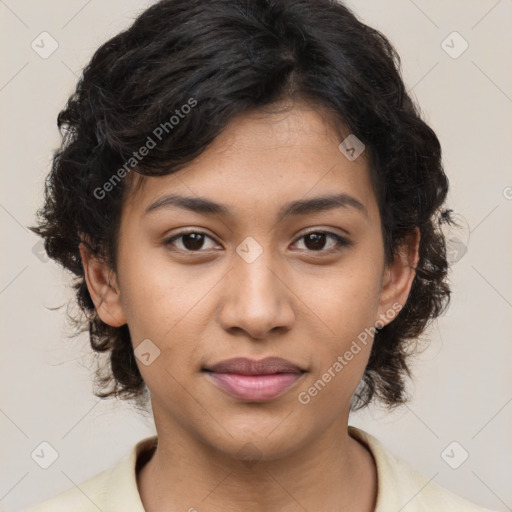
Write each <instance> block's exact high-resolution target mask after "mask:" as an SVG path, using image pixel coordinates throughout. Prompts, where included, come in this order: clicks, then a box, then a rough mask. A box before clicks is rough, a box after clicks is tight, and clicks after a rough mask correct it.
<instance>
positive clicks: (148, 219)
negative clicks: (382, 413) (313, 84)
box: [81, 103, 419, 512]
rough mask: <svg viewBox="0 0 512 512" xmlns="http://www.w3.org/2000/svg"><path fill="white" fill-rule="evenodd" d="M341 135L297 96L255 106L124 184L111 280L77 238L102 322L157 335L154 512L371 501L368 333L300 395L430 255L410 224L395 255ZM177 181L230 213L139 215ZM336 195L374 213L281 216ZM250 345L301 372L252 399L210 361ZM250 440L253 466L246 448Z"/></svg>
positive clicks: (148, 369) (150, 502) (400, 299)
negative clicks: (356, 410)
mask: <svg viewBox="0 0 512 512" xmlns="http://www.w3.org/2000/svg"><path fill="white" fill-rule="evenodd" d="M347 135H348V132H346V131H345V132H343V130H342V129H338V128H337V127H336V126H335V125H334V123H333V122H331V120H330V119H329V117H328V116H327V114H325V113H323V112H322V111H321V110H319V109H318V108H316V109H315V108H313V107H312V106H308V105H306V104H302V103H295V104H294V105H292V106H291V107H290V109H288V110H287V111H285V112H280V113H269V112H261V111H252V112H248V113H246V114H243V115H241V116H239V117H238V118H236V119H235V120H234V121H232V122H231V124H229V125H228V127H227V128H226V130H225V131H224V132H223V133H222V134H221V135H220V136H219V137H217V139H215V141H214V143H213V144H212V145H211V146H210V147H209V148H208V149H207V150H206V151H204V152H203V153H202V154H201V155H200V156H199V157H198V158H196V159H195V160H194V161H193V162H191V163H190V164H189V165H187V167H185V168H184V169H182V170H180V171H178V172H177V173H176V174H174V175H170V176H164V177H156V178H144V179H143V182H142V187H141V188H140V189H139V190H137V191H136V192H133V193H132V194H131V195H130V196H129V199H128V200H127V201H126V202H125V205H124V207H123V212H122V219H121V226H120V245H119V250H118V255H117V257H118V260H117V261H118V269H117V270H118V272H117V275H115V274H114V273H113V272H112V271H111V270H110V269H109V268H108V267H107V266H106V265H105V264H103V263H102V262H101V261H99V260H97V259H96V258H95V257H94V255H92V254H89V253H88V252H87V251H86V249H85V247H84V246H83V245H82V246H81V252H82V259H83V262H84V268H85V270H86V281H87V285H88V287H89V291H90V293H91V296H92V298H93V301H94V303H95V305H96V308H97V311H98V314H99V315H100V317H101V318H102V320H103V321H104V322H106V323H107V324H110V325H112V326H121V325H124V324H126V323H127V324H128V327H129V330H130V334H131V338H132V342H133V345H134V347H135V348H136V347H137V346H138V345H139V343H141V342H142V340H144V339H150V340H151V341H152V342H153V343H154V344H155V345H156V346H157V347H158V348H159V350H160V355H159V357H157V358H156V359H155V360H154V362H152V363H151V364H150V365H149V366H145V365H144V364H142V363H141V362H140V361H137V363H138V366H139V369H140V371H141V373H142V376H143V378H144V381H145V383H146V385H147V386H148V388H149V390H150V392H151V400H152V407H153V412H154V418H155V425H156V430H157V433H158V438H159V444H158V448H157V450H156V452H155V454H154V455H153V457H152V458H151V460H150V461H149V462H148V463H147V464H146V465H145V466H144V467H143V469H142V470H141V471H140V473H139V475H138V486H139V492H140V495H141V499H142V502H143V504H144V507H145V509H146V510H147V511H148V512H153V511H155V512H156V511H159V512H165V511H172V510H190V509H191V507H195V508H196V509H197V510H198V511H212V512H214V511H221V510H222V511H224V512H225V511H231V510H233V511H235V510H236V511H239V510H248V509H250V510H251V511H255V512H258V511H262V512H263V511H265V512H273V511H279V512H282V511H285V512H288V511H290V512H291V511H298V510H304V509H306V510H357V511H360V512H370V511H372V510H374V507H375V500H376V495H377V473H376V468H375V463H374V460H373V458H372V456H371V454H370V452H369V451H368V450H367V449H366V447H364V446H363V445H362V444H360V443H359V442H357V441H356V440H354V439H353V438H351V437H350V436H349V435H348V432H347V424H348V415H349V410H350V399H351V397H352V395H353V393H354V390H355V389H356V387H357V385H358V383H359V381H360V380H361V378H362V375H363V372H364V369H365V366H366V363H367V361H368V357H369V353H370V349H371V345H372V341H373V340H371V339H370V342H369V343H368V344H367V345H366V346H363V345H361V348H362V350H361V351H360V352H359V353H358V354H357V355H355V356H354V358H353V359H352V360H351V361H350V362H349V363H348V364H347V365H346V366H345V367H344V368H343V370H342V371H341V372H339V373H337V374H336V377H335V378H332V379H331V381H330V382H329V383H328V384H327V385H326V386H325V387H324V388H323V389H322V390H321V391H320V392H319V393H318V394H317V395H316V396H315V397H314V398H312V399H311V401H310V402H309V403H308V404H307V405H304V404H301V403H300V402H299V401H298V394H299V393H300V392H301V391H304V390H307V389H308V388H309V387H310V386H312V385H313V384H314V383H315V382H316V381H317V380H318V379H319V378H321V376H322V375H323V374H324V373H325V372H326V371H327V370H328V368H329V367H332V365H333V363H334V362H335V361H336V360H337V357H338V356H339V355H343V354H344V353H345V352H346V351H347V350H348V348H349V347H350V345H351V343H352V341H353V340H355V339H356V338H357V336H358V334H359V333H361V332H362V331H364V329H365V328H368V327H370V326H373V325H375V322H376V321H378V320H380V321H381V322H380V325H384V324H386V323H388V322H389V321H392V318H393V316H394V315H392V316H390V315H389V311H391V310H393V305H395V307H396V305H397V304H400V305H402V306H403V305H404V304H405V302H406V299H407V296H408V294H409V291H410V287H411V284H412V281H413V278H414V267H415V266H416V264H417V259H418V243H419V232H418V231H416V232H415V233H414V234H413V236H411V237H409V239H408V240H407V242H406V243H404V245H403V246H401V247H400V248H399V251H398V252H397V255H396V257H395V259H394V261H393V262H391V263H390V264H386V262H385V259H384V247H383V240H382V234H381V223H380V215H379V210H378V206H377V202H376V198H375V194H374V191H373V188H372V184H371V181H370V173H369V169H368V162H367V160H366V155H365V153H363V154H362V155H361V156H360V157H358V158H357V159H356V160H354V161H350V160H348V159H347V158H346V157H345V156H344V155H343V154H342V153H341V152H340V151H339V149H338V145H339V144H340V142H341V141H342V140H343V139H344V138H345V137H346V136H347ZM170 193H173V194H180V195H185V196H200V197H205V198H208V199H211V200H213V201H215V202H218V203H224V204H225V205H226V206H228V207H229V209H230V210H232V217H218V216H206V215H203V214H199V213H195V212H191V211H187V210H183V209H179V208H176V207H172V208H171V207H169V208H161V209H157V210H154V211H153V212H152V213H150V214H147V215H144V212H145V210H146V208H147V207H148V206H149V205H151V204H152V203H153V202H154V201H155V200H157V199H159V198H161V197H162V196H164V195H166V194H170ZM334 193H345V194H349V195H351V196H353V197H354V198H356V199H357V200H358V201H360V202H361V203H362V204H363V205H364V208H365V212H362V211H360V210H358V209H357V208H353V207H347V206H345V207H339V208H336V209H332V210H328V211H323V212H319V213H309V214H307V215H301V216H291V215H290V216H287V217H284V218H283V219H281V220H279V221H278V220H277V218H276V215H277V212H278V210H279V209H280V208H281V207H282V206H283V205H284V204H286V203H288V202H290V201H294V200H300V199H308V198H312V197H317V196H322V195H330V194H334ZM189 227H191V228H194V229H195V232H197V231H199V232H203V233H205V234H206V235H207V237H205V238H204V241H203V244H202V245H201V244H200V243H197V242H194V241H191V239H190V237H188V238H187V237H182V238H178V239H175V240H174V246H173V245H169V244H168V245H166V244H165V241H166V240H168V239H169V238H170V237H171V236H174V235H176V234H177V233H179V232H181V231H183V230H184V228H189ZM319 231H320V232H321V231H329V232H331V233H334V234H337V235H340V236H344V237H346V238H347V239H348V240H350V241H351V242H352V245H349V246H341V247H339V249H338V250H337V251H336V248H337V247H338V244H337V242H336V240H335V239H332V238H331V237H329V236H327V237H326V238H325V239H324V242H323V243H322V242H321V241H320V242H319V243H317V246H315V244H314V241H313V242H312V241H311V240H309V241H308V239H307V237H306V238H304V235H305V234H307V233H310V232H314V233H318V232H319ZM248 236H251V237H253V238H254V239H255V240H256V241H257V243H258V244H259V246H260V247H261V249H262V251H263V252H262V253H261V254H260V256H259V257H258V258H257V259H255V260H254V261H252V262H251V263H248V262H247V261H245V260H244V259H243V258H242V257H240V256H239V255H238V253H237V252H236V248H237V246H239V245H240V244H241V242H242V241H243V240H244V239H245V238H246V237H248ZM208 237H210V238H208ZM194 244H195V245H194ZM190 247H192V248H196V247H197V248H198V249H197V250H196V252H193V251H190ZM187 248H189V252H188V253H187V252H186V251H187ZM201 251H202V252H201ZM238 356H246V357H251V358H255V359H262V358H264V357H267V356H277V357H282V358H285V359H288V360H290V361H292V362H293V363H296V364H298V365H299V366H300V367H302V368H304V369H305V370H306V373H305V374H304V375H303V376H302V377H301V379H300V380H299V381H298V383H297V384H296V385H295V386H294V387H292V388H291V389H290V390H288V392H286V393H285V394H284V395H282V396H280V397H278V398H275V399H273V400H270V401H267V402H260V403H256V402H246V401H242V400H239V399H236V398H233V397H231V396H229V395H227V394H226V393H224V392H223V391H221V390H220V389H219V388H217V387H216V386H215V385H213V384H212V383H211V382H210V381H209V379H207V378H206V375H205V373H204V372H202V371H201V368H202V367H203V366H204V365H208V364H210V365H211V364H213V363H217V362H219V361H222V360H225V359H229V358H231V357H238ZM247 443H251V447H252V451H253V452H254V456H253V461H252V463H249V462H247V461H244V460H242V455H241V453H240V450H241V449H242V447H244V446H245V448H244V450H242V453H244V452H247V446H248V445H247ZM192 510H193V509H192Z"/></svg>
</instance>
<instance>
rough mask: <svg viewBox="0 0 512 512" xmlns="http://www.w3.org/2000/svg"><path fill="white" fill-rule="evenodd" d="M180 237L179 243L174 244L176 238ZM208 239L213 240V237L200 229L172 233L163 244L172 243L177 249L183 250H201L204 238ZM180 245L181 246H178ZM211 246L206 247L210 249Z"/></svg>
mask: <svg viewBox="0 0 512 512" xmlns="http://www.w3.org/2000/svg"><path fill="white" fill-rule="evenodd" d="M179 239H181V244H180V243H178V244H175V241H176V240H179ZM206 239H209V240H212V241H213V238H211V237H210V236H208V235H207V234H206V233H202V232H200V231H188V232H183V233H179V234H177V235H174V236H173V237H171V238H169V239H167V240H166V241H165V242H164V244H165V245H173V246H175V247H177V248H178V249H180V250H182V251H185V252H197V251H199V252H200V251H201V250H202V249H204V248H203V245H204V243H205V240H206ZM180 245H181V247H180ZM211 248H212V247H207V249H211Z"/></svg>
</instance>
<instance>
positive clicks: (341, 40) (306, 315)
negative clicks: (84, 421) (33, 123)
mask: <svg viewBox="0 0 512 512" xmlns="http://www.w3.org/2000/svg"><path fill="white" fill-rule="evenodd" d="M59 126H60V127H61V128H63V129H65V131H66V133H65V135H64V140H63V144H62V147H61V149H60V150H59V151H58V152H57V153H56V155H55V158H54V162H53V168H52V171H51V173H50V175H49V177H48V186H47V189H46V202H45V205H44V207H43V208H42V209H41V211H40V212H39V213H40V224H39V226H37V227H35V228H33V230H34V231H35V232H36V233H38V234H39V235H41V236H42V237H43V238H44V239H45V248H46V250H47V252H48V254H49V256H50V257H51V258H53V259H55V260H56V261H58V262H59V263H61V264H62V265H63V266H64V267H65V268H67V269H68V270H70V271H72V272H73V273H74V274H75V275H76V277H77V282H76V293H77V300H78V302H79V304H80V306H81V307H82V309H83V311H84V312H85V313H86V314H87V323H88V325H89V332H90V339H91V344H92V346H93V348H94V349H95V350H97V351H98V352H106V353H108V354H109V355H110V367H109V368H108V369H107V370H108V371H109V372H110V373H108V374H105V373H104V372H100V374H99V375H98V377H99V382H100V384H101V385H102V386H103V390H102V392H101V393H99V395H98V396H102V397H105V398H106V397H110V396H117V397H120V398H127V399H132V400H134V401H135V402H137V403H139V404H140V403H142V404H144V403H145V401H146V400H148V399H150V402H151V407H152V410H153V414H154V419H155V425H156V430H157V436H155V437H151V438H147V439H144V440H142V441H141V442H139V443H138V444H137V445H136V446H135V447H133V449H132V450H131V451H130V452H129V453H128V454H127V456H126V457H125V458H124V459H123V461H121V462H120V463H119V464H118V465H117V466H115V467H114V468H111V469H107V470H106V471H105V472H103V473H101V474H99V475H97V476H95V477H93V478H92V479H90V480H88V481H87V482H85V483H83V484H82V485H80V488H79V489H78V488H73V489H70V490H69V491H67V492H65V493H63V494H61V495H59V496H57V497H55V498H54V499H52V500H50V501H47V502H45V503H43V504H41V505H40V506H38V507H35V508H33V509H31V510H32V511H33V512H35V511H38V512H41V511H55V510H66V511H69V510H73V511H84V512H85V511H89V510H98V509H100V510H103V511H104V512H107V511H108V512H110V511H121V510H122V511H128V510H129V511H133V512H139V511H143V510H145V511H147V512H153V511H158V512H165V511H174V510H188V511H194V510H197V511H202V510H208V511H217V510H251V511H260V510H261V511H265V512H269V511H274V510H275V511H292V510H319V511H335V510H354V511H360V512H370V511H379V512H388V511H396V510H408V511H409V510H410V511H413V510H414V511H420V510H421V511H440V510H443V511H449V510H454V511H455V510H457V511H460V510H464V511H483V510H484V509H482V508H480V507H478V506H476V505H472V504H471V503H469V502H467V501H466V500H464V499H462V498H460V497H458V496H456V495H454V494H452V493H451V492H449V491H448V490H446V489H443V488H442V487H440V486H438V485H437V484H435V483H434V482H431V481H429V479H428V478H427V477H426V476H424V475H422V474H420V473H418V472H417V471H415V470H414V469H412V468H410V467H409V466H407V465H406V464H405V463H404V462H402V461H400V460H398V459H396V458H394V457H393V456H392V455H391V454H390V453H389V452H387V450H386V449H385V448H384V447H383V446H382V445H381V444H380V443H379V441H378V440H377V439H375V438H374V437H372V436H370V435H369V434H367V433H365V432H364V431H362V430H359V429H356V428H354V427H351V426H348V416H349V412H350V411H351V410H356V409H360V408H363V407H365V406H367V405H368V404H369V403H370V402H371V401H372V400H380V401H381V402H383V403H385V404H387V405H388V406H389V407H390V408H392V407H394V406H397V405H400V404H402V403H404V402H405V393H404V378H405V377H406V376H407V374H408V366H407V358H408V355H409V352H410V348H409V343H410V342H411V341H412V340H414V339H416V338H417V337H418V336H419V335H420V334H421V333H422V332H423V331H424V329H425V327H426V326H427V325H428V323H429V322H430V321H431V320H432V319H434V318H436V317H437V316H439V315H440V314H441V313H442V312H443V310H444V309H445V307H446V305H447V303H448V300H449V296H450V290H449V287H448V285H447V283H446V274H447V267H448V264H447V260H446V247H445V240H444V237H443V235H442V232H441V229H440V227H441V221H442V220H445V221H446V220H448V221H449V219H450V215H449V211H447V210H446V209H444V206H443V205H444V201H445V198H446V195H447V191H448V181H447V178H446V176H445V174H444V171H443V168H442V164H441V149H440V144H439V141H438V139H437V137H436V135H435V134H434V132H433V131H432V130H431V128H430V127H429V126H428V125H427V124H426V123H425V122H424V121H423V120H422V119H421V117H420V115H419V113H418V110H417V108H416V106H415V105H414V103H413V102H412V101H411V98H410V97H409V96H408V95H407V93H406V92H405V87H404V84H403V82H402V79H401V77H400V73H399V57H398V55H397V54H396V52H395V50H394V49H393V47H392V46H391V44H390V43H389V42H388V40H387V39H386V38H385V37H384V36H383V35H382V34H380V33H379V32H377V31H376V30H374V29H372V28H370V27H368V26H366V25H364V24H362V23H361V22H360V21H359V20H358V19H357V18H356V17H355V16H354V15H353V14H352V13H351V12H350V11H349V10H348V9H347V8H346V7H344V6H343V5H342V4H339V3H336V2H332V1H328V0H276V1H264V0H256V1H254V0H252V1H249V0H235V1H233V0H212V1H209V2H204V1H199V0H192V1H191V0H166V1H161V2H159V3H157V4H155V5H154V6H152V7H150V8H149V9H148V10H146V11H145V12H144V13H143V14H142V15H141V16H140V17H139V18H138V19H137V20H136V21H135V23H134V24H133V25H132V26H131V27H130V28H129V29H128V30H127V31H125V32H123V33H121V34H119V35H117V36H116V37H114V38H113V39H111V40H110V41H108V42H107V43H105V44H104V45H103V46H102V47H101V48H100V49H99V50H98V51H97V52H96V53H95V55H94V56H93V58H92V60H91V62H90V63H89V65H88V66H87V67H86V69H85V70H84V75H83V77H82V79H81V80H80V82H79V84H78V86H77V90H76V92H75V94H74V95H73V96H72V97H71V98H70V100H69V102H68V104H67V106H66V108H65V109H64V110H63V111H62V112H61V113H60V115H59Z"/></svg>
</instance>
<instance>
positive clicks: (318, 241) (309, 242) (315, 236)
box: [299, 231, 352, 253]
mask: <svg viewBox="0 0 512 512" xmlns="http://www.w3.org/2000/svg"><path fill="white" fill-rule="evenodd" d="M329 239H331V240H334V243H331V244H330V246H329V247H328V248H327V249H325V246H326V244H327V241H328V240H329ZM299 240H304V246H305V248H306V250H308V251H314V252H326V253H328V252H332V251H333V250H334V251H336V250H339V249H341V248H342V247H346V246H349V245H352V242H350V241H349V240H347V239H346V238H344V237H342V236H339V235H337V234H336V233H330V232H328V231H313V232H310V233H307V234H306V235H303V236H302V237H301V238H299Z"/></svg>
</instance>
